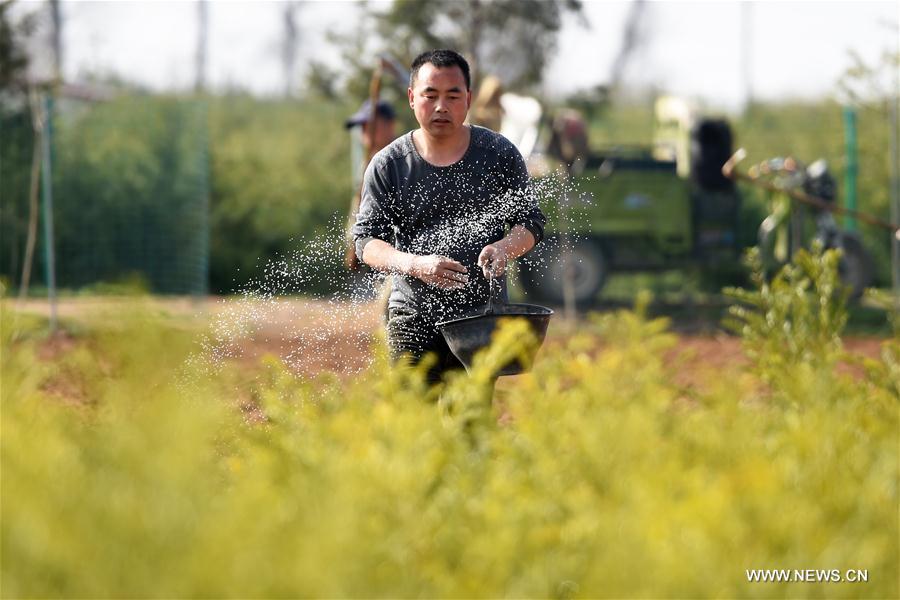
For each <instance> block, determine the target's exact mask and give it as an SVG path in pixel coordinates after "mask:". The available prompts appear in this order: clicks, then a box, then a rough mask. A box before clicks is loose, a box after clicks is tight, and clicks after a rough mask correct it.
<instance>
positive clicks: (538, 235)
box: [352, 125, 546, 325]
mask: <svg viewBox="0 0 900 600" xmlns="http://www.w3.org/2000/svg"><path fill="white" fill-rule="evenodd" d="M545 223H546V218H545V217H544V214H543V213H542V212H541V209H540V208H539V207H538V204H537V200H536V198H535V195H534V193H533V192H532V190H531V187H530V185H529V177H528V171H527V170H526V168H525V161H524V160H523V159H522V155H521V154H520V153H519V151H518V150H517V149H516V147H515V146H513V145H512V143H511V142H510V141H509V140H507V139H506V138H505V137H503V136H502V135H500V134H498V133H494V132H493V131H491V130H490V129H485V128H484V127H478V126H475V125H473V126H471V139H470V142H469V148H468V149H467V150H466V153H465V154H464V155H463V157H462V158H461V159H460V160H459V161H458V162H456V163H454V164H452V165H449V166H446V167H437V166H434V165H432V164H431V163H428V162H426V161H425V159H423V158H422V157H421V156H420V155H419V153H418V151H417V150H416V148H415V145H414V144H413V141H412V132H409V133H406V134H405V135H403V136H401V137H399V138H397V139H396V140H394V142H392V143H391V144H390V145H389V146H387V147H386V148H384V149H383V150H381V151H380V152H379V153H378V154H376V155H375V156H374V157H373V158H372V161H371V162H370V163H369V166H368V168H367V169H366V173H365V176H364V178H363V188H362V199H361V203H360V208H359V214H358V215H357V219H356V224H355V225H354V226H353V229H352V233H353V237H354V239H355V242H356V252H357V256H362V254H363V248H364V247H365V245H366V244H367V243H368V242H370V241H371V240H372V239H374V238H377V239H380V240H384V241H385V242H387V243H389V244H391V245H393V246H394V247H395V248H396V249H397V250H401V251H403V252H409V253H412V254H420V255H427V254H440V255H444V256H448V257H450V258H452V259H454V260H456V261H458V262H460V263H462V264H463V265H465V267H466V268H467V269H468V271H469V273H468V275H469V283H468V284H467V285H466V286H465V287H464V288H463V289H460V290H444V289H440V288H437V287H433V286H430V285H428V284H426V283H424V282H422V281H421V280H419V279H416V278H414V277H411V276H400V275H397V276H394V278H393V287H392V290H391V295H390V303H389V306H390V307H391V308H395V307H402V308H405V309H407V310H408V311H415V312H416V313H417V314H418V315H420V316H421V318H422V319H423V321H424V322H425V323H429V324H432V325H433V324H434V323H437V322H439V321H442V320H445V319H450V318H455V317H458V316H461V315H464V314H466V313H469V312H471V311H472V310H473V309H474V308H477V307H479V306H481V305H483V304H485V303H487V299H488V284H487V281H486V280H485V278H484V276H483V274H482V272H481V268H480V267H478V265H477V260H478V255H479V253H480V252H481V250H482V249H483V248H484V247H485V246H486V245H487V244H490V243H492V242H496V241H498V240H500V239H501V238H503V236H504V235H505V234H506V231H507V229H508V228H509V227H511V226H513V225H522V226H524V227H525V228H527V229H528V230H529V231H530V232H531V233H532V235H534V238H535V240H537V241H540V240H541V239H542V238H543V235H544V224H545ZM501 284H502V290H503V296H504V298H505V297H506V281H505V278H504V280H503V281H502V282H501Z"/></svg>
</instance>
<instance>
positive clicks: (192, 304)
mask: <svg viewBox="0 0 900 600" xmlns="http://www.w3.org/2000/svg"><path fill="white" fill-rule="evenodd" d="M139 301H140V302H146V303H148V306H150V307H151V308H152V310H153V311H154V312H156V313H159V314H161V315H165V316H168V317H172V318H175V319H178V320H187V321H188V322H196V323H197V324H198V325H201V326H202V325H203V324H204V323H209V324H211V329H212V330H213V331H214V332H215V331H217V330H219V331H224V332H225V334H223V335H222V336H220V338H219V339H218V342H217V343H218V344H219V345H221V346H223V347H226V346H227V348H228V350H229V352H228V353H227V356H228V358H229V360H235V361H236V363H237V364H238V365H240V366H243V367H251V366H252V365H255V364H257V363H258V361H259V360H260V359H261V358H262V357H263V356H266V355H274V356H276V357H281V358H282V359H283V360H284V361H285V362H286V363H287V364H288V365H289V366H290V367H291V368H292V370H294V371H295V372H297V373H298V374H299V375H304V376H311V375H315V374H317V373H320V372H323V371H330V372H333V373H336V374H338V375H341V376H346V377H350V376H352V375H353V373H356V372H358V371H359V370H360V369H362V368H365V366H366V365H367V364H368V362H369V360H370V357H371V348H372V346H373V344H375V343H377V339H378V337H377V336H378V332H379V329H380V328H381V325H382V316H381V315H382V313H381V307H380V305H379V304H378V302H371V303H366V304H353V305H348V304H343V305H340V304H335V303H330V302H327V301H321V300H309V299H293V298H292V299H278V300H269V301H254V300H243V299H236V298H207V299H205V300H200V301H197V300H192V299H185V298H175V299H159V298H152V299H141V300H139ZM134 302H135V299H133V298H71V299H64V300H62V301H60V303H59V308H58V314H59V316H60V318H61V319H62V320H63V321H64V322H66V321H73V322H77V321H80V320H82V319H85V320H89V319H91V318H92V317H98V316H102V315H103V314H105V313H108V312H110V311H115V310H117V309H118V310H121V309H122V308H127V307H128V306H129V305H132V304H133V303H134ZM12 307H13V306H12V303H9V304H7V305H5V306H4V310H8V309H10V308H12ZM17 310H22V311H23V312H27V313H32V314H41V315H47V314H48V307H47V303H46V302H43V301H27V302H25V303H24V304H23V305H20V306H19V307H17ZM554 325H556V329H557V332H556V333H554ZM574 330H577V323H574V324H573V323H567V322H565V321H563V320H562V319H561V318H560V317H557V318H556V323H553V324H551V330H550V336H552V337H553V338H554V340H559V341H563V340H564V339H565V333H564V332H565V331H574ZM676 335H677V336H678V344H677V345H676V347H675V348H674V349H672V350H671V351H669V352H668V353H667V355H666V360H667V363H668V364H669V366H671V367H672V368H673V369H674V370H675V378H676V383H678V384H679V385H682V386H685V387H689V388H691V387H693V388H703V387H704V381H707V380H708V379H709V378H711V377H717V376H719V375H720V374H722V373H724V372H727V371H730V370H733V369H734V368H736V367H740V366H742V365H746V364H747V358H746V356H745V355H744V352H743V350H742V348H741V342H740V339H738V338H737V337H734V336H731V335H727V334H725V333H717V334H712V335H709V334H704V335H696V334H685V333H677V334H676ZM883 341H884V340H883V339H882V338H878V337H847V338H845V339H844V345H845V348H846V349H847V350H848V352H850V353H851V354H854V355H857V356H862V357H868V358H877V357H878V356H879V353H880V347H881V343H882V342H883ZM77 343H78V342H77V340H75V339H73V338H71V337H70V336H67V335H65V334H62V335H59V336H56V337H55V338H51V339H48V340H47V341H46V342H45V343H44V345H43V346H42V349H41V351H40V354H41V358H42V359H44V360H53V359H54V358H56V357H57V356H58V355H59V354H60V353H64V352H68V351H70V350H71V349H72V348H74V347H75V345H77ZM551 347H552V346H551ZM545 351H546V349H545ZM840 368H841V369H842V370H845V371H846V372H849V373H851V374H853V375H856V376H863V374H862V372H861V371H860V370H859V369H858V368H856V367H854V366H852V365H841V366H840ZM501 387H505V385H502V386H501Z"/></svg>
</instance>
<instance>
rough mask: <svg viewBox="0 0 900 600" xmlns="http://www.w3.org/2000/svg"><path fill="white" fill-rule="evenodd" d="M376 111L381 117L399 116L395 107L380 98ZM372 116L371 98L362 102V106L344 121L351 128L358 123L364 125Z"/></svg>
mask: <svg viewBox="0 0 900 600" xmlns="http://www.w3.org/2000/svg"><path fill="white" fill-rule="evenodd" d="M375 111H376V113H377V114H378V116H379V117H382V118H385V119H393V118H395V117H396V116H397V113H395V112H394V107H393V106H391V105H390V104H388V103H387V102H386V101H384V100H379V101H378V103H377V104H376V105H375ZM371 116H372V103H371V102H370V101H369V100H366V101H365V102H363V103H362V106H360V107H359V110H358V111H356V113H355V114H354V115H353V116H352V117H350V118H349V119H347V121H346V122H345V123H344V127H346V128H347V129H350V128H351V127H355V126H356V125H362V124H363V123H366V122H368V120H369V117H371Z"/></svg>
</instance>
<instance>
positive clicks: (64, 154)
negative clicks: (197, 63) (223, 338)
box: [0, 95, 209, 294]
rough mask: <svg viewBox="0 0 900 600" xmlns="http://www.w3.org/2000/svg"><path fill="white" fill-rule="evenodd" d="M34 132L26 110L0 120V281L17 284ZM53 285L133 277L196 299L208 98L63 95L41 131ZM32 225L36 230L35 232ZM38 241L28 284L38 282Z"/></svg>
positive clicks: (205, 226) (204, 221)
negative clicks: (46, 142) (47, 154)
mask: <svg viewBox="0 0 900 600" xmlns="http://www.w3.org/2000/svg"><path fill="white" fill-rule="evenodd" d="M37 139H38V138H37V137H36V136H35V134H34V133H33V130H32V122H31V115H30V113H29V112H28V110H27V109H22V110H17V111H8V112H6V113H5V114H3V115H2V121H0V193H2V207H0V277H3V278H4V279H5V281H6V283H7V284H8V285H9V286H10V287H11V288H17V287H18V285H19V284H20V282H21V280H22V262H23V255H24V247H25V239H26V235H27V228H28V217H29V201H28V198H29V174H30V169H31V159H32V149H33V145H34V143H36V140H37ZM50 139H51V142H52V144H51V156H52V161H51V162H52V180H53V185H52V191H53V205H54V206H53V215H54V226H55V235H54V245H55V250H56V279H57V285H58V286H59V287H60V288H61V289H63V290H66V289H68V290H78V289H83V288H85V287H86V286H96V285H97V284H100V283H112V284H117V283H123V282H131V283H132V284H133V283H134V282H136V281H137V282H140V284H141V285H142V286H144V287H146V288H147V289H148V290H149V291H151V292H154V293H163V294H205V293H206V292H207V287H208V279H209V277H208V272H209V218H208V213H209V166H208V164H209V157H208V131H207V105H206V100H204V99H198V98H183V97H165V98H160V97H158V96H155V97H154V96H140V95H131V96H119V97H116V98H115V99H112V100H106V101H94V102H86V101H83V100H72V99H67V98H65V97H62V98H60V99H58V100H57V101H56V102H55V104H54V110H53V120H52V128H51V134H50ZM39 231H42V230H41V229H39ZM45 243H46V240H45V238H44V236H42V235H41V236H39V237H38V248H37V251H36V253H35V260H34V265H33V270H32V276H31V281H32V287H33V289H34V291H35V293H39V286H40V284H42V282H43V281H44V275H43V273H44V267H45V261H46V252H45V250H46V248H45V247H44V245H45Z"/></svg>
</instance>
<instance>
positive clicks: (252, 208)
mask: <svg viewBox="0 0 900 600" xmlns="http://www.w3.org/2000/svg"><path fill="white" fill-rule="evenodd" d="M355 108H356V103H355V101H353V100H352V99H347V100H345V101H335V100H328V99H324V98H321V97H317V96H311V97H309V98H305V99H300V100H296V101H285V100H265V99H257V98H253V97H250V96H246V95H232V96H221V97H174V96H168V97H158V96H140V95H123V96H120V97H117V98H116V99H114V100H111V101H104V102H100V103H96V104H92V105H82V106H80V107H78V108H77V109H73V110H71V111H67V112H65V113H63V114H61V115H60V116H59V118H58V119H57V123H56V126H57V136H56V137H55V145H54V150H55V157H56V161H55V164H54V184H55V196H56V199H55V202H56V207H57V219H56V229H57V243H58V246H57V247H58V251H59V253H60V259H59V266H60V267H59V268H60V273H61V277H60V281H61V284H62V285H63V286H65V287H73V288H75V287H80V286H83V285H85V284H88V283H91V281H89V280H87V279H85V277H93V278H94V279H95V280H107V281H115V280H117V279H121V278H124V277H126V276H127V275H128V274H130V273H134V272H140V273H143V274H144V277H146V278H147V279H148V281H149V283H150V284H151V285H150V289H151V290H153V291H158V292H181V293H187V292H190V291H192V289H191V287H190V285H192V284H189V283H184V284H178V283H177V281H178V269H187V272H186V273H189V272H191V271H190V269H191V268H196V267H195V266H194V265H184V264H179V263H184V262H185V260H186V258H185V257H191V256H196V258H195V259H194V260H197V261H200V260H203V253H204V250H203V249H201V248H197V247H195V246H196V243H199V241H202V239H200V238H198V239H197V240H195V242H196V243H195V242H191V238H192V234H195V233H197V227H198V226H199V224H200V223H201V222H202V216H201V215H196V214H193V213H191V212H190V210H189V209H190V208H191V207H195V208H196V209H198V210H199V209H200V208H202V204H200V205H198V202H199V201H201V200H202V199H203V196H204V193H206V194H208V201H209V215H208V227H209V250H208V251H209V255H208V260H209V270H210V280H209V287H210V290H211V291H213V292H221V293H227V292H231V291H234V290H235V289H237V288H239V287H240V286H241V285H243V284H245V283H246V282H247V281H249V280H250V279H251V278H252V277H253V276H254V274H257V273H258V266H257V265H261V264H265V263H266V262H267V261H268V260H270V259H273V258H275V257H277V256H279V255H282V254H284V253H287V252H289V251H290V250H291V248H292V247H293V246H294V242H295V241H296V240H300V239H313V238H315V237H316V236H324V235H333V233H328V232H333V231H334V225H335V224H336V223H342V222H343V219H344V217H345V214H346V210H347V207H348V206H349V199H350V197H351V196H352V194H353V189H352V182H351V176H350V173H351V167H350V155H351V153H350V143H351V140H350V134H348V133H347V132H346V131H345V130H344V128H343V120H344V119H345V118H346V116H347V115H348V114H350V113H352V112H353V110H355ZM401 110H402V108H401ZM841 111H842V106H841V105H840V104H838V103H837V102H835V101H831V100H826V101H822V102H818V103H781V104H755V105H753V106H752V107H750V109H749V110H748V111H747V112H745V113H744V114H743V115H740V116H738V117H737V118H735V119H733V121H732V123H733V126H734V129H735V138H736V145H740V146H744V147H745V148H747V149H748V151H749V158H748V159H747V162H748V164H749V163H753V162H758V161H760V160H763V159H765V158H769V157H772V156H787V155H791V156H795V157H797V158H799V159H800V160H803V161H804V162H807V163H809V162H811V161H812V160H813V159H815V158H820V157H821V158H826V159H827V160H828V161H829V165H830V166H831V168H832V169H833V170H834V173H835V176H836V178H837V180H838V181H839V182H842V179H843V175H844V170H845V160H844V147H843V144H844V141H843V138H842V137H841V136H838V135H835V134H834V132H835V131H841V128H842V112H841ZM858 123H859V165H860V166H859V169H860V177H859V179H858V185H859V208H860V210H863V211H866V212H870V213H873V214H876V215H880V216H882V217H883V218H886V217H887V215H888V212H889V210H888V202H889V158H888V156H887V154H886V151H885V148H887V136H888V129H887V128H886V127H885V120H884V118H883V116H882V115H881V113H880V112H879V111H878V110H877V109H876V108H875V107H863V109H862V110H861V111H860V116H859V121H858ZM2 128H3V132H4V135H3V136H2V139H0V152H2V158H3V165H4V170H3V196H4V202H3V204H2V208H0V210H2V220H0V229H2V232H0V233H2V235H0V238H2V241H0V276H2V277H4V278H5V279H6V280H7V281H10V282H13V281H18V279H19V277H20V275H21V273H20V269H21V257H22V246H23V244H24V239H25V229H26V226H27V207H28V181H29V166H30V159H31V143H32V134H31V130H30V129H31V123H30V117H29V116H28V115H27V114H26V113H22V112H16V113H8V114H5V115H4V116H3V121H2ZM652 130H653V111H652V101H651V100H649V99H648V100H646V101H643V102H635V103H632V104H627V105H610V106H607V107H605V108H603V109H602V110H600V111H598V114H597V115H596V116H595V117H594V119H593V120H592V121H591V122H590V136H591V137H590V139H591V141H592V144H593V145H595V146H610V145H622V144H636V143H639V144H649V143H650V142H651V140H652ZM204 138H205V139H208V141H209V145H208V149H207V148H206V147H205V146H204V145H200V144H198V142H199V141H200V140H202V139H204ZM207 152H208V153H207ZM204 168H205V169H207V171H206V172H203V169H204ZM742 189H743V192H744V197H745V199H746V201H747V203H748V205H749V207H750V209H751V210H749V211H748V212H747V222H745V223H744V224H743V225H744V226H743V228H742V229H743V231H744V232H745V233H747V234H748V236H749V237H747V239H746V240H745V241H747V242H748V243H752V242H753V239H754V236H755V232H756V228H757V226H758V224H759V221H758V219H759V217H760V215H761V214H764V213H762V212H761V211H762V210H763V208H764V205H765V198H764V195H763V194H762V193H760V192H759V191H758V190H756V189H755V188H750V187H744V188H742ZM841 192H842V189H841ZM192 214H193V216H191V215H192ZM198 219H199V220H198ZM159 231H167V232H168V233H167V234H166V235H165V236H162V235H160V234H159V233H157V232H159ZM142 232H145V233H143V235H145V238H142V237H141V236H142ZM861 232H862V234H863V237H864V239H865V240H866V245H867V247H868V248H869V249H870V251H871V252H873V254H874V255H875V257H876V261H877V267H878V269H877V280H876V281H877V283H878V284H880V285H885V284H888V283H889V281H890V274H889V272H890V271H889V269H890V256H889V250H890V246H889V240H888V237H889V235H888V233H887V232H883V231H880V230H877V229H873V228H870V227H866V226H865V225H862V226H861ZM146 236H149V237H146ZM154 236H155V237H154ZM745 237H746V236H745ZM40 243H41V242H39V245H40ZM192 244H194V245H192ZM42 257H43V253H41V252H39V253H38V260H39V262H38V264H37V265H36V267H35V268H36V271H35V272H36V273H37V274H39V273H40V271H39V270H37V269H40V268H41V264H42V263H41V262H40V261H42V260H43V258H42ZM127 257H132V258H131V259H130V261H131V262H129V259H128V258H127ZM321 258H322V267H323V268H326V269H329V270H336V269H339V268H340V266H339V262H340V260H339V257H325V256H323V257H321ZM142 261H143V262H142ZM154 269H159V270H160V271H154ZM165 269H168V270H171V271H172V272H171V273H169V272H167V271H162V270H165ZM36 277H37V276H36ZM173 278H174V279H173ZM182 278H183V279H184V280H185V281H188V279H189V277H188V275H187V274H183V275H182ZM170 281H176V283H175V284H174V285H172V286H171V287H169V288H168V289H166V288H165V287H162V289H160V284H159V283H158V282H170ZM154 282H157V284H156V285H153V283H154ZM167 285H168V284H167ZM317 291H322V290H317Z"/></svg>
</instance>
